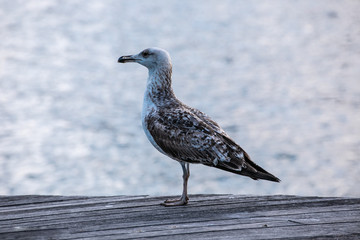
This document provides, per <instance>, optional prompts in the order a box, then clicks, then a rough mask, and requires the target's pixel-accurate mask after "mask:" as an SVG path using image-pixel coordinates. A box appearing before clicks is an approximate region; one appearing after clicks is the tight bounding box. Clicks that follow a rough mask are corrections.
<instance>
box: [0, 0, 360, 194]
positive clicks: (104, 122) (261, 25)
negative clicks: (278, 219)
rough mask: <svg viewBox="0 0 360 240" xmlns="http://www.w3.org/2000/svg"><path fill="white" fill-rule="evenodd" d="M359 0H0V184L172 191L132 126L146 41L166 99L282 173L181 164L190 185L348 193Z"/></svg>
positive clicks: (355, 148)
mask: <svg viewBox="0 0 360 240" xmlns="http://www.w3.org/2000/svg"><path fill="white" fill-rule="evenodd" d="M359 12H360V1H353V0H345V1H337V0H319V1H310V0H305V1H285V0H283V1H250V0H248V1H237V0H224V1H208V0H206V1H205V0H199V1H190V0H189V1H165V0H153V1H140V0H134V1H118V0H105V1H95V0H74V1H60V0H58V1H35V0H30V1H15V0H14V1H6V0H1V1H0V19H1V21H0V39H1V40H0V194H7V195H14V194H61V195H117V194H126V195H133V194H149V195H170V194H180V193H181V190H182V184H181V183H182V179H181V175H182V171H181V168H180V165H179V164H178V163H177V162H175V161H173V160H171V159H169V158H167V157H165V156H163V155H162V154H160V153H158V152H157V151H156V150H155V149H154V148H153V147H152V146H151V144H150V143H149V142H148V140H147V139H146V137H145V134H144V133H143V130H142V127H141V120H140V112H141V104H142V98H143V92H144V90H145V82H146V77H147V70H146V69H145V68H144V67H142V66H140V65H137V64H126V65H122V64H118V63H117V59H118V57H119V56H121V55H125V54H134V53H138V52H140V51H141V50H143V49H144V48H147V47H152V46H158V47H161V48H164V49H167V50H168V51H169V52H170V54H171V56H172V60H173V86H174V91H175V93H176V95H177V96H178V98H179V99H181V100H182V101H183V102H185V103H186V104H188V105H190V106H193V107H196V108H198V109H200V110H202V111H204V112H206V113H207V114H208V115H210V116H211V117H212V118H213V119H214V120H216V121H217V122H218V123H219V124H220V125H221V126H222V127H223V128H224V129H225V130H226V131H227V132H228V134H229V135H230V136H231V137H232V138H233V139H234V140H235V141H236V142H238V143H239V144H240V145H241V146H242V147H243V148H244V149H245V150H246V151H247V152H248V153H249V154H250V156H251V157H252V158H253V160H254V161H255V162H257V163H258V164H259V165H261V166H262V167H264V168H265V169H267V170H268V171H270V172H271V173H273V174H274V175H276V176H278V177H279V178H281V179H282V182H281V183H280V184H276V183H271V182H266V181H253V180H251V179H249V178H245V177H241V176H237V175H234V174H231V173H227V172H223V171H220V170H218V169H213V168H209V167H205V166H200V165H192V167H191V177H190V182H189V193H190V194H195V193H233V194H262V195H263V194H296V195H319V196H358V197H359V196H360V188H359V186H358V185H359V181H360V164H359V155H360V27H359V26H360V14H359Z"/></svg>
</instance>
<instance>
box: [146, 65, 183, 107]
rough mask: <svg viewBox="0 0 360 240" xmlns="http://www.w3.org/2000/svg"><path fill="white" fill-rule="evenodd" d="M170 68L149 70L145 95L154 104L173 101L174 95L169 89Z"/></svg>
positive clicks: (170, 88)
mask: <svg viewBox="0 0 360 240" xmlns="http://www.w3.org/2000/svg"><path fill="white" fill-rule="evenodd" d="M171 73H172V68H171V66H166V67H161V68H154V69H149V76H148V80H147V87H146V92H145V94H146V95H147V96H146V97H149V98H150V99H151V101H152V102H153V103H155V104H161V103H165V102H168V101H171V100H175V99H176V97H175V94H174V92H173V90H172V87H171Z"/></svg>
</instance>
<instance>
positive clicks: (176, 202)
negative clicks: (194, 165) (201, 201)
mask: <svg viewBox="0 0 360 240" xmlns="http://www.w3.org/2000/svg"><path fill="white" fill-rule="evenodd" d="M180 164H181V167H182V170H183V193H182V195H181V197H180V198H179V199H168V200H166V201H165V202H164V203H161V205H163V206H166V207H169V206H181V205H186V204H187V203H188V200H189V197H188V195H187V182H188V179H189V177H190V166H189V163H185V162H180Z"/></svg>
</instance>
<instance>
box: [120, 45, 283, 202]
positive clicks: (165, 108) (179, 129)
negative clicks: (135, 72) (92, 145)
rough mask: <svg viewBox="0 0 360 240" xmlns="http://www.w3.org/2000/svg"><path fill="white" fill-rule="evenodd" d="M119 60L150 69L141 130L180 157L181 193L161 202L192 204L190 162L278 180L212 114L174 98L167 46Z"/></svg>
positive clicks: (168, 152)
mask: <svg viewBox="0 0 360 240" xmlns="http://www.w3.org/2000/svg"><path fill="white" fill-rule="evenodd" d="M118 62H119V63H127V62H135V63H139V64H141V65H143V66H145V67H146V68H147V69H148V70H149V75H148V78H147V85H146V90H145V94H144V101H143V107H142V113H141V118H142V126H143V129H144V131H145V134H146V136H147V138H148V139H149V141H150V142H151V144H152V145H153V146H154V147H155V148H156V149H157V150H158V151H160V152H161V153H163V154H165V155H166V156H168V157H170V158H172V159H174V160H176V161H178V162H179V163H180V164H181V167H182V170H183V176H182V177H183V192H182V195H181V197H180V198H179V199H168V200H166V201H165V202H163V203H161V205H163V206H180V205H186V204H187V203H188V200H189V197H188V194H187V184H188V179H189V176H190V167H189V164H190V163H201V164H204V165H206V166H211V167H215V168H219V169H222V170H225V171H228V172H232V173H235V174H239V175H243V176H247V177H250V178H252V179H254V180H258V179H264V180H268V181H273V182H280V179H279V178H277V177H275V176H274V175H272V174H271V173H269V172H267V171H266V170H264V169H263V168H261V167H260V166H258V165H257V164H255V163H254V162H253V161H252V160H251V159H250V157H249V155H248V154H247V153H246V152H245V151H244V150H243V149H242V148H241V147H240V146H239V145H238V144H236V143H235V142H234V141H233V140H232V139H231V138H230V137H229V135H228V134H227V133H226V132H225V131H224V130H223V129H222V128H221V127H220V126H219V125H218V124H217V123H216V122H215V121H213V120H212V119H211V118H210V117H209V116H207V115H206V114H205V113H203V112H201V111H199V110H197V109H195V108H192V107H189V106H187V105H185V104H184V103H182V102H181V101H180V100H179V99H177V98H176V96H175V94H174V91H173V89H172V87H171V74H172V64H171V58H170V55H169V53H168V52H167V51H166V50H163V49H161V48H157V47H153V48H147V49H145V50H143V51H141V52H140V53H138V54H134V55H127V56H122V57H120V58H119V60H118Z"/></svg>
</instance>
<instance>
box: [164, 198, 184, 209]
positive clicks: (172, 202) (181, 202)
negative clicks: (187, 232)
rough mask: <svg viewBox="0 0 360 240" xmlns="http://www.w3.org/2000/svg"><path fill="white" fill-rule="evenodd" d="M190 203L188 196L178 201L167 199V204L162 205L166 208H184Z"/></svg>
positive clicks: (177, 199)
mask: <svg viewBox="0 0 360 240" xmlns="http://www.w3.org/2000/svg"><path fill="white" fill-rule="evenodd" d="M188 201H189V198H188V197H187V196H181V198H176V199H167V200H166V201H165V202H163V203H160V205H162V206H165V207H172V206H183V205H186V204H187V203H188Z"/></svg>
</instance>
